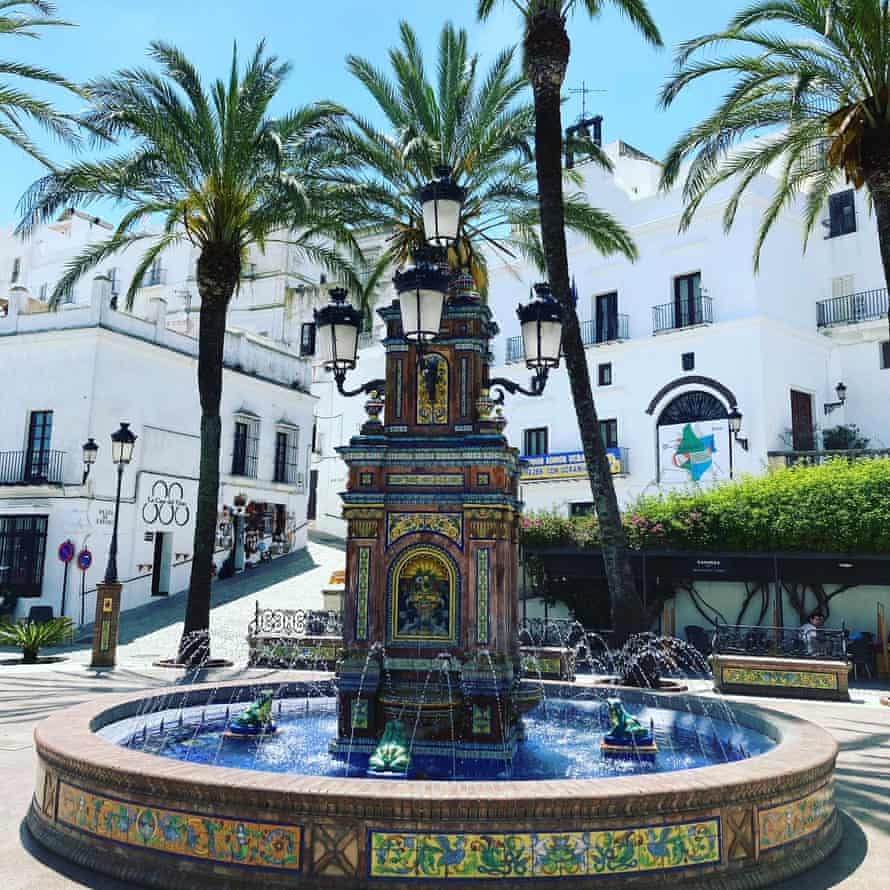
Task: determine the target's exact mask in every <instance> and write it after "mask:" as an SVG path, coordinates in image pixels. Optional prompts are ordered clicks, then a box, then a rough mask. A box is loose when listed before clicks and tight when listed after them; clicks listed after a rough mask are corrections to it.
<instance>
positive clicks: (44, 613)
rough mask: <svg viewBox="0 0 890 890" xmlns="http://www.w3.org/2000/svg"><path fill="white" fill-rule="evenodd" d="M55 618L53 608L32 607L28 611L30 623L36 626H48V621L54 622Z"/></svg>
mask: <svg viewBox="0 0 890 890" xmlns="http://www.w3.org/2000/svg"><path fill="white" fill-rule="evenodd" d="M54 617H55V615H53V607H52V606H31V608H30V609H29V610H28V621H31V622H33V623H34V624H46V622H47V621H52V620H53V618H54Z"/></svg>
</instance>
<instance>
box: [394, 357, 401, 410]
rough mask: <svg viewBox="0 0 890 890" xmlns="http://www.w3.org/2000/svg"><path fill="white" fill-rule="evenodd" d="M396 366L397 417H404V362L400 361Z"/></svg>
mask: <svg viewBox="0 0 890 890" xmlns="http://www.w3.org/2000/svg"><path fill="white" fill-rule="evenodd" d="M395 366H396V403H395V416H396V417H399V418H400V417H401V416H402V386H403V378H402V360H401V359H398V360H397V361H396V363H395Z"/></svg>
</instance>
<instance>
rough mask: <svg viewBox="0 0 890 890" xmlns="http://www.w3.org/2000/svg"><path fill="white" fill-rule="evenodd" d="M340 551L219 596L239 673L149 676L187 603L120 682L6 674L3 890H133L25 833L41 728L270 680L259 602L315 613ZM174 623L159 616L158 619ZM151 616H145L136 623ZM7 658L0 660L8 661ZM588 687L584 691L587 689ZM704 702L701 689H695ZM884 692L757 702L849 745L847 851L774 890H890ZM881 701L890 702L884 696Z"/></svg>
mask: <svg viewBox="0 0 890 890" xmlns="http://www.w3.org/2000/svg"><path fill="white" fill-rule="evenodd" d="M343 559H344V554H343V552H342V550H340V549H339V548H337V547H332V546H330V542H326V543H325V544H322V543H319V542H315V543H312V544H310V546H309V548H308V552H307V553H305V554H294V555H292V556H290V557H285V558H283V559H281V560H278V561H276V562H273V563H272V564H271V565H269V566H265V567H263V568H262V569H260V570H256V571H255V572H251V573H249V574H246V575H243V576H240V577H239V578H236V579H232V580H230V581H225V582H219V583H218V584H217V586H216V587H215V588H214V600H215V607H214V611H213V621H212V625H213V639H214V654H215V655H224V656H226V657H228V658H230V659H231V660H232V661H234V662H235V663H236V664H235V667H233V668H230V669H224V670H216V671H208V672H204V673H202V674H200V675H194V674H192V675H184V674H183V672H181V671H170V670H163V669H159V668H152V667H151V662H152V660H153V659H155V658H157V657H164V656H167V655H169V654H171V653H172V652H173V651H174V650H175V647H176V642H177V641H178V630H179V627H180V625H181V620H182V612H183V608H184V600H183V598H182V597H171V598H170V600H168V601H166V602H163V603H159V604H152V605H151V606H150V607H149V608H150V609H151V610H156V614H151V613H150V612H149V611H148V610H135V611H134V612H131V613H127V614H126V617H125V620H124V628H123V639H124V641H125V642H124V644H123V646H122V648H121V660H120V663H119V666H118V667H117V668H116V669H114V670H113V671H101V672H100V671H93V670H90V669H89V668H88V667H87V663H88V661H89V653H88V651H87V649H86V648H85V647H83V646H81V647H73V648H71V649H69V650H68V651H66V652H65V653H64V658H65V660H62V661H59V662H55V663H48V664H47V663H45V664H40V665H35V666H32V667H25V666H22V665H12V664H9V663H8V662H7V663H5V664H0V780H2V788H3V794H2V795H0V879H2V887H3V890H61V888H71V887H93V888H102V890H124V888H125V887H131V886H132V885H125V884H122V883H120V882H118V881H113V880H111V879H108V878H104V877H102V876H99V875H94V874H90V873H87V872H84V871H83V870H81V869H78V868H77V867H75V866H73V865H70V864H69V863H67V862H64V861H62V860H60V859H59V858H58V857H56V856H54V855H52V854H50V853H48V852H47V851H45V850H43V849H42V848H41V847H39V846H38V845H37V844H36V843H35V842H34V841H33V840H32V839H31V837H30V836H29V835H28V832H27V830H26V829H25V828H24V826H23V822H22V820H23V817H24V815H25V813H26V811H27V808H28V805H29V803H30V799H31V794H32V787H33V777H34V770H35V758H34V746H33V738H32V737H33V731H34V727H35V725H36V724H37V723H38V722H39V721H40V720H41V719H43V718H44V717H45V716H47V715H48V714H50V713H52V712H53V711H55V710H58V709H59V708H63V707H66V706H68V705H72V704H75V703H77V702H81V701H84V700H86V699H89V698H93V697H95V696H97V695H102V694H104V693H107V692H127V691H130V690H137V689H147V688H152V687H159V686H167V685H173V684H182V683H188V682H195V681H197V680H200V681H201V682H206V681H208V680H209V681H213V680H219V681H223V680H228V679H233V678H235V677H237V678H242V679H261V678H263V677H265V676H270V675H271V674H272V673H275V672H272V671H265V670H258V669H253V670H246V669H244V667H243V665H244V661H245V659H246V645H245V642H244V632H245V629H246V626H247V622H248V620H249V619H250V617H251V615H252V614H253V609H254V603H255V601H256V600H257V599H259V600H260V602H261V604H262V605H264V606H267V605H268V606H281V607H292V608H298V607H301V608H318V607H320V605H321V587H322V585H324V584H325V583H326V582H327V580H328V578H329V576H330V573H331V572H332V571H334V570H335V569H337V568H341V567H342V565H343ZM162 610H163V611H164V613H165V614H163V615H162V614H160V613H161V611H162ZM136 612H142V614H136ZM3 658H9V656H8V655H7V656H2V655H0V659H3ZM581 682H583V680H582V681H581ZM691 685H692V686H693V690H694V691H696V692H706V690H707V684H706V683H705V682H704V681H693V683H692V684H691ZM880 692H881V691H880V689H879V688H878V687H877V685H872V686H870V687H862V688H854V689H853V690H851V696H852V699H853V701H852V702H851V703H849V704H846V703H834V702H803V701H792V700H787V699H769V700H767V699H764V700H756V699H748V698H746V699H745V701H753V702H755V703H756V704H760V705H763V706H764V707H767V708H775V709H777V710H780V711H784V712H786V713H789V714H794V715H796V716H799V717H804V718H806V719H809V720H811V721H813V722H815V723H817V724H819V725H820V726H823V727H824V728H825V729H827V730H828V731H829V732H830V733H831V734H832V735H833V736H834V737H835V738H836V739H837V740H838V743H839V745H840V749H841V750H840V756H839V759H838V767H837V779H838V803H839V805H840V807H841V809H842V814H843V821H844V839H843V842H842V844H841V846H840V848H839V849H838V851H837V852H836V853H835V854H834V855H833V856H832V857H831V859H830V860H828V861H827V862H826V863H823V865H821V866H819V867H818V868H816V869H814V870H813V871H811V872H809V873H807V874H806V875H804V876H802V877H800V878H797V879H795V880H793V881H788V882H785V883H783V884H781V885H776V886H777V890H828V888H831V887H839V888H844V890H883V888H890V708H886V707H882V706H881V705H880V704H879V695H880ZM883 694H886V690H884V692H883Z"/></svg>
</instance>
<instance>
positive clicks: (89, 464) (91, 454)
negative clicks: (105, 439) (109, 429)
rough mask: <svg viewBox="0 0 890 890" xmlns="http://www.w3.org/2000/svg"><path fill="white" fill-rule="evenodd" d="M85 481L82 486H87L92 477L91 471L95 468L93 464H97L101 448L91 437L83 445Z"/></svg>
mask: <svg viewBox="0 0 890 890" xmlns="http://www.w3.org/2000/svg"><path fill="white" fill-rule="evenodd" d="M82 450H83V480H82V482H81V485H85V484H86V481H87V479H88V478H89V476H90V470H91V469H92V468H93V464H94V463H95V462H96V457H97V456H98V454H99V446H98V445H97V444H96V440H95V439H94V438H93V437H92V436H90V438H89V439H87V440H86V442H84V443H83V446H82Z"/></svg>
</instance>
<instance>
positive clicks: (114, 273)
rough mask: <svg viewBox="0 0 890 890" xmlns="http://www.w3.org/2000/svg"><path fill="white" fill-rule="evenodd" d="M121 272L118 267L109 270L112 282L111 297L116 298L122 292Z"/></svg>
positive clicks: (109, 277)
mask: <svg viewBox="0 0 890 890" xmlns="http://www.w3.org/2000/svg"><path fill="white" fill-rule="evenodd" d="M120 274H121V273H120V270H119V269H118V267H117V266H112V267H111V268H110V269H109V270H108V279H109V281H110V282H111V296H112V297H116V296H118V295H119V294H120V292H121V278H120Z"/></svg>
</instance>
